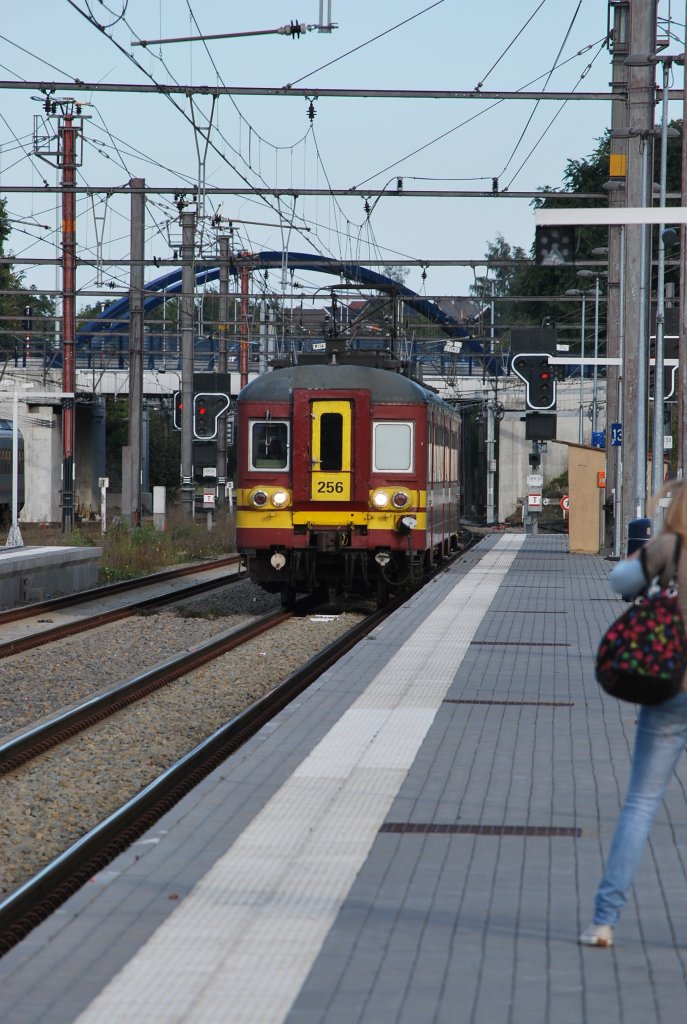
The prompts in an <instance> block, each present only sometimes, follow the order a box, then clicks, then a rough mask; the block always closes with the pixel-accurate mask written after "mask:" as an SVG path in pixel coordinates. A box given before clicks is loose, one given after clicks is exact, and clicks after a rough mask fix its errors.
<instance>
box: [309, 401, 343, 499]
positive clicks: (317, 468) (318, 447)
mask: <svg viewBox="0 0 687 1024" xmlns="http://www.w3.org/2000/svg"><path fill="white" fill-rule="evenodd" d="M310 417H311V436H310V500H311V501H329V502H332V501H350V500H351V472H352V462H353V436H352V423H353V416H352V403H351V402H350V401H348V400H344V399H314V400H313V401H312V403H311V407H310Z"/></svg>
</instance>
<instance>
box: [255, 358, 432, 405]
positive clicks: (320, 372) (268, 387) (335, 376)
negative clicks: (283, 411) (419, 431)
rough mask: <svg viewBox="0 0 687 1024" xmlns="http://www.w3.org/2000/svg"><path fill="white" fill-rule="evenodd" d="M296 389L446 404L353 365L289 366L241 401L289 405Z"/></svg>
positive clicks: (402, 381) (400, 379) (411, 384)
mask: <svg viewBox="0 0 687 1024" xmlns="http://www.w3.org/2000/svg"><path fill="white" fill-rule="evenodd" d="M294 388H308V389H309V390H312V391H325V390H329V389H331V388H336V389H337V390H344V391H348V390H361V391H369V393H370V397H371V398H372V400H373V401H375V402H390V403H406V402H424V403H428V404H429V403H432V404H434V403H437V404H439V405H445V404H446V403H445V402H443V400H442V399H441V398H439V396H438V395H437V394H436V393H435V392H433V391H429V390H428V389H427V388H424V387H423V386H422V385H421V384H419V383H418V382H417V381H415V380H411V379H410V378H409V377H405V376H403V374H400V373H394V372H393V371H391V370H381V369H376V368H374V367H370V366H359V365H356V364H351V363H348V364H343V365H341V364H334V365H333V364H331V363H328V364H313V365H307V366H285V367H282V368H281V369H278V370H271V371H268V372H267V373H263V374H261V375H260V376H259V377H256V379H255V380H253V381H251V383H250V384H247V385H246V386H245V387H244V388H242V390H241V392H240V393H239V396H238V401H239V402H265V401H267V402H288V401H290V400H291V395H292V393H293V390H294Z"/></svg>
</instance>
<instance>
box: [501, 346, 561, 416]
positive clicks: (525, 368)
mask: <svg viewBox="0 0 687 1024" xmlns="http://www.w3.org/2000/svg"><path fill="white" fill-rule="evenodd" d="M511 365H512V369H513V373H515V374H517V376H518V377H519V378H520V380H522V381H524V382H525V387H526V392H525V402H526V404H527V408H528V409H538V410H541V411H545V410H547V409H554V408H555V406H556V380H555V377H554V373H553V369H552V367H551V366H549V357H548V355H544V354H543V353H541V352H521V353H520V354H519V355H517V356H513V361H512V364H511Z"/></svg>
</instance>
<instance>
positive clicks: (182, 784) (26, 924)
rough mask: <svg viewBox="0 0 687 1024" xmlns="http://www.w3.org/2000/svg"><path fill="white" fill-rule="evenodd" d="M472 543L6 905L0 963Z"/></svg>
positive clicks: (220, 732)
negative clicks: (6, 954)
mask: <svg viewBox="0 0 687 1024" xmlns="http://www.w3.org/2000/svg"><path fill="white" fill-rule="evenodd" d="M474 542H475V541H474V539H471V541H470V542H469V543H468V544H466V545H465V546H464V547H463V548H461V550H460V551H458V552H455V553H454V554H453V556H452V557H451V558H449V559H448V560H447V561H445V562H443V563H441V564H440V565H439V566H437V567H436V568H435V569H434V570H433V571H432V572H431V573H429V574H428V576H427V577H425V578H424V579H423V581H422V583H418V584H417V585H416V586H414V587H412V588H409V589H408V590H406V591H405V592H404V593H403V594H401V595H400V596H399V597H397V598H395V599H394V600H393V601H391V602H389V604H387V605H386V606H385V607H384V608H383V609H380V610H378V611H377V612H375V613H373V614H372V615H370V616H369V617H368V618H366V619H365V620H364V622H361V623H358V624H357V625H356V626H354V627H353V629H351V630H349V631H348V632H347V633H346V634H344V635H343V636H341V637H339V638H338V639H337V640H336V641H335V642H334V643H333V644H330V645H329V646H328V647H326V648H324V649H323V650H322V651H320V652H319V653H318V654H316V655H314V657H312V658H310V659H309V661H307V662H306V664H305V665H303V666H302V668H300V669H299V670H297V671H296V672H294V673H292V674H291V675H289V676H288V677H287V678H286V679H284V680H283V681H282V682H281V683H279V684H278V685H277V686H276V687H274V689H272V690H271V691H270V692H269V693H267V694H265V695H264V696H263V697H261V698H259V699H258V700H257V701H256V702H255V703H253V704H251V705H250V706H249V707H248V708H246V709H245V710H244V711H242V712H240V713H239V714H238V715H236V716H235V717H234V718H232V719H231V720H230V721H229V722H227V723H226V725H224V726H222V727H221V728H219V729H217V730H216V731H215V732H214V733H213V734H212V736H210V737H208V739H206V740H204V741H203V742H202V743H200V744H198V745H197V746H196V747H194V749H193V750H191V751H190V752H189V753H188V754H186V755H185V756H184V757H183V758H181V759H180V760H179V761H177V763H176V764H174V765H172V766H171V767H170V768H168V769H167V770H166V771H165V772H163V773H162V775H160V776H159V777H158V778H157V779H155V780H154V781H153V782H151V783H150V784H149V785H148V786H146V787H145V788H144V789H143V790H141V792H140V793H138V794H137V795H136V796H135V797H133V798H132V799H131V800H129V801H128V802H127V803H126V804H125V805H124V806H123V807H121V808H120V809H119V810H118V811H115V812H114V813H113V814H111V815H109V817H107V818H106V819H105V820H104V821H102V822H101V823H100V824H99V825H96V826H95V828H93V829H91V830H90V832H88V833H87V834H86V835H85V836H83V837H82V838H81V839H79V840H78V841H77V842H76V843H74V844H73V845H72V846H71V847H70V848H69V849H68V850H66V851H65V852H64V853H63V854H61V855H60V856H59V857H57V858H55V859H54V860H53V861H52V862H51V863H50V864H48V865H47V866H46V867H45V868H43V869H42V870H41V871H40V872H39V873H38V874H37V875H35V876H34V878H32V879H30V880H29V881H28V882H26V883H24V885H22V886H20V887H19V888H18V889H16V890H15V891H14V892H13V893H11V894H10V895H9V896H8V897H7V898H6V899H4V900H3V901H2V902H0V956H3V955H4V954H5V953H6V952H8V951H9V950H10V949H11V948H12V947H13V946H15V945H16V944H17V943H18V942H20V941H21V940H22V939H23V938H24V937H25V936H26V935H28V934H29V932H30V931H31V930H32V929H33V928H35V927H36V926H37V925H39V924H40V923H41V922H42V921H44V920H45V919H46V918H48V917H49V916H50V915H51V914H52V913H53V912H54V911H55V910H56V909H57V908H58V907H59V906H61V904H62V903H64V902H65V901H66V900H67V899H68V898H69V897H70V896H71V895H73V894H74V893H75V892H77V890H78V889H80V888H81V887H82V886H83V885H84V884H85V883H86V882H88V880H89V879H90V878H92V877H93V875H94V874H96V873H97V872H98V871H101V870H103V869H104V868H105V867H106V866H107V865H108V864H109V863H111V861H112V860H114V858H115V857H117V856H118V855H119V854H120V853H122V852H123V851H124V850H126V849H127V848H128V847H129V846H130V845H131V844H132V843H133V842H135V841H136V840H137V839H138V838H139V837H140V836H141V835H143V834H144V833H145V832H146V831H147V830H148V829H149V828H151V827H152V826H153V825H154V824H155V823H156V822H157V821H158V820H159V819H160V818H161V817H162V816H163V815H164V814H166V813H167V812H168V811H169V810H171V808H172V807H174V805H175V804H176V803H178V802H179V801H180V800H181V799H182V798H183V797H184V796H186V795H187V794H188V793H189V792H190V791H191V790H192V789H193V788H194V787H195V786H196V785H198V783H200V782H201V781H202V780H203V779H204V778H205V777H206V776H207V775H209V774H210V773H211V772H212V771H214V770H215V769H216V768H217V767H218V766H219V765H220V764H222V762H223V761H225V760H226V759H227V757H229V756H230V755H231V754H232V753H234V752H235V751H236V750H238V749H239V747H241V746H242V745H243V744H244V743H245V742H246V741H247V740H248V739H250V737H251V736H253V735H254V734H255V733H256V732H257V731H258V730H259V729H260V728H262V726H263V725H265V724H266V723H267V722H269V721H270V720H271V719H272V718H274V717H275V715H277V714H278V713H279V711H281V710H282V709H283V708H284V707H286V706H287V705H288V704H289V703H290V702H291V701H292V700H293V699H294V698H295V697H297V696H298V695H299V694H300V693H301V692H302V691H303V690H304V689H306V688H307V687H308V686H309V685H310V684H311V683H312V682H313V681H314V680H316V679H317V678H319V676H320V675H321V674H322V673H323V672H324V671H326V669H327V668H329V667H330V666H331V665H333V664H335V663H336V661H338V660H339V658H341V657H343V655H344V654H346V652H347V651H349V650H350V649H351V647H353V646H355V644H356V643H358V642H359V640H361V639H362V638H363V637H364V636H367V635H368V634H369V633H370V632H371V631H372V630H373V629H375V628H376V627H377V626H378V625H379V624H380V623H381V622H382V621H383V620H384V619H385V618H387V616H388V615H390V614H391V613H392V612H394V611H396V610H397V609H398V608H400V607H401V605H403V604H404V603H405V602H406V601H407V600H408V598H409V596H411V595H412V594H413V593H416V592H417V591H418V590H420V589H421V588H422V586H424V584H425V583H426V582H428V581H429V580H431V579H433V578H434V577H435V576H437V575H438V574H439V573H440V572H443V571H444V570H445V569H447V568H448V567H450V565H451V564H452V563H453V562H454V561H456V560H457V559H459V558H460V557H461V556H462V555H463V554H465V552H466V551H467V550H468V548H469V547H471V546H472V544H473V543H474Z"/></svg>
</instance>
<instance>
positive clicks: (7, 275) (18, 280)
mask: <svg viewBox="0 0 687 1024" xmlns="http://www.w3.org/2000/svg"><path fill="white" fill-rule="evenodd" d="M10 231H11V223H10V219H9V217H8V215H7V200H6V199H0V256H5V255H6V253H5V243H6V242H7V239H8V238H9V235H10ZM29 287H30V291H31V294H30V295H27V294H19V290H20V289H22V290H23V289H26V288H27V285H26V283H25V275H24V273H23V272H21V273H16V272H15V270H14V267H13V266H12V264H9V263H2V264H0V291H1V292H2V293H4V294H0V352H3V353H5V355H10V354H13V353H14V351H15V349H16V348H17V346H18V345H20V344H23V343H24V341H25V339H26V337H27V334H28V333H29V332H27V329H26V327H25V325H24V322H25V320H26V319H27V314H26V308H27V307H29V309H30V313H29V314H28V316H29V318H30V320H31V327H30V335H29V336H30V337H31V341H32V344H33V346H34V347H35V348H37V349H38V352H37V353H36V354H40V351H41V349H46V351H49V350H50V348H51V347H52V336H53V332H54V316H55V302H54V300H53V299H52V298H50V297H49V296H47V295H41V294H40V292H38V291H37V290H36V288H35V287H34V286H33V285H31V286H29ZM7 293H9V294H7ZM12 293H15V294H12Z"/></svg>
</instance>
